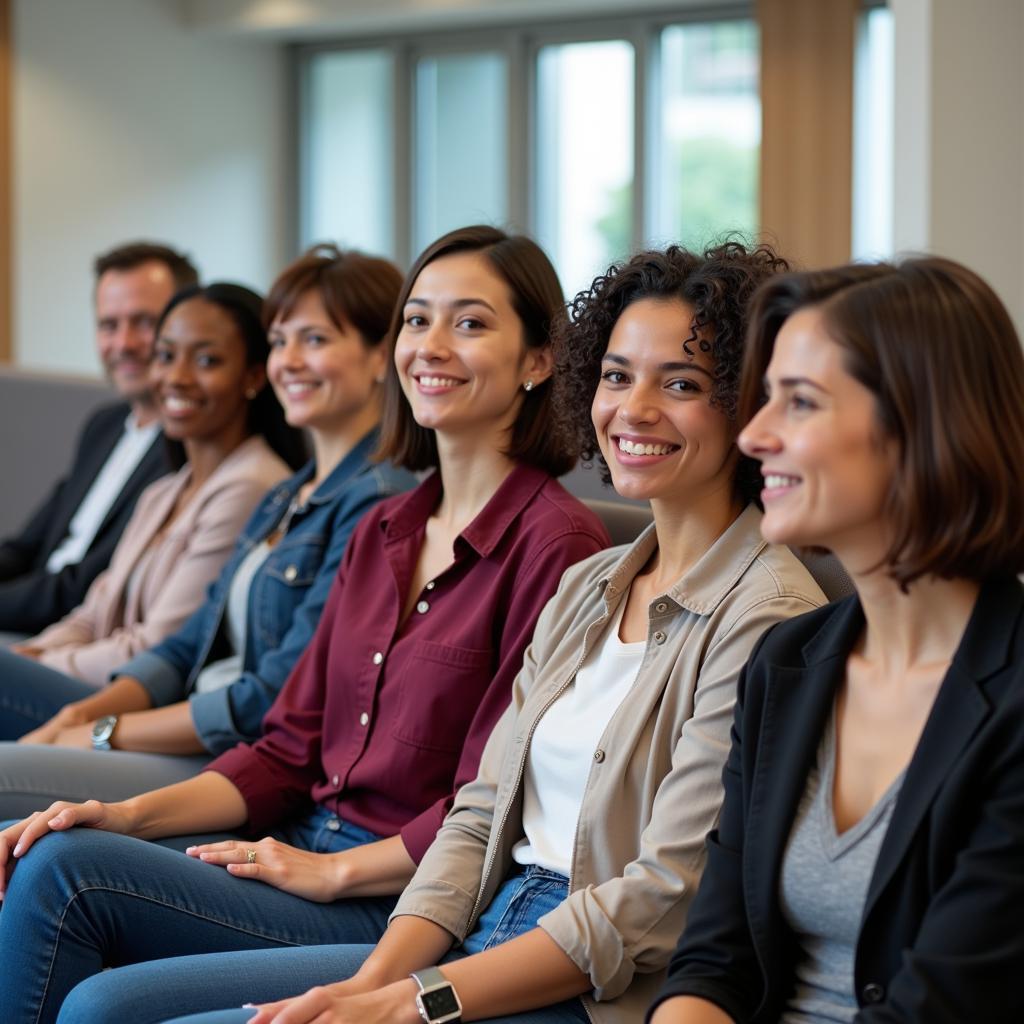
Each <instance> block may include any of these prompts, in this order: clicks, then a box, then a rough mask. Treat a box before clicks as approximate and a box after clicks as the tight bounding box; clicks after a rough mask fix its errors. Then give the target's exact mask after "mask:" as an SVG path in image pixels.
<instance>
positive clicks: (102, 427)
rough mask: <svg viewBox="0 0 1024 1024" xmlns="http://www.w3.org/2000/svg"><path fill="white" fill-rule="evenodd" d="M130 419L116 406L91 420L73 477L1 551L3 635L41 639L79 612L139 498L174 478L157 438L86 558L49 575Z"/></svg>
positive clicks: (62, 483) (160, 438)
mask: <svg viewBox="0 0 1024 1024" xmlns="http://www.w3.org/2000/svg"><path fill="white" fill-rule="evenodd" d="M128 411H129V410H128V406H127V405H125V404H124V403H122V402H118V403H116V404H114V405H105V406H102V407H101V408H100V409H98V410H97V411H96V412H94V413H93V414H92V416H90V417H89V419H88V421H87V422H86V424H85V426H84V427H83V428H82V433H81V436H80V438H79V442H78V448H77V450H76V451H75V459H74V462H73V463H72V464H71V471H70V472H69V473H68V475H67V476H66V477H65V478H64V479H63V480H61V481H59V482H58V483H57V484H56V486H55V487H54V488H53V490H52V491H51V492H50V494H49V496H48V497H47V498H46V500H45V501H44V502H43V503H42V504H41V505H40V506H39V507H38V508H37V509H35V511H34V512H33V513H32V515H31V516H30V517H29V520H28V522H27V523H26V524H25V527H24V528H23V529H22V531H21V533H19V534H17V535H16V536H14V537H10V538H8V539H6V540H4V541H3V542H2V543H0V581H2V582H0V630H10V631H13V632H19V633H38V632H39V631H40V630H41V629H44V628H45V627H46V626H48V625H50V623H52V622H56V621H57V619H59V618H61V617H62V616H64V615H66V614H67V613H68V612H69V611H71V609H72V608H76V607H77V606H78V605H80V604H81V603H82V599H83V598H84V597H85V592H86V591H87V590H88V589H89V586H90V584H91V583H92V581H93V580H94V579H95V578H96V577H97V576H98V575H99V574H100V573H101V572H102V571H103V570H104V569H105V568H106V567H107V563H108V562H109V561H110V556H111V555H112V554H113V552H114V548H115V547H116V546H117V542H118V540H119V539H120V537H121V532H122V531H123V530H124V528H125V525H126V524H127V522H128V520H129V518H130V517H131V514H132V511H133V510H134V508H135V502H136V501H137V500H138V497H139V495H140V494H141V493H142V491H143V490H144V489H145V488H146V487H147V486H148V485H149V484H151V483H152V482H153V481H154V480H156V479H158V478H159V477H161V476H163V475H164V474H165V473H168V472H169V471H170V470H171V464H170V461H169V459H168V456H167V445H166V444H165V442H164V438H163V435H162V434H158V435H157V437H156V440H155V441H154V442H153V444H152V445H151V446H150V448H149V451H147V452H146V454H145V455H144V456H143V457H142V461H141V462H140V463H139V464H138V466H136V468H135V472H134V473H132V475H131V476H130V477H129V478H128V482H127V483H126V484H125V486H124V488H123V489H122V490H121V493H120V494H119V495H118V496H117V498H116V499H115V500H114V503H113V505H112V506H111V507H110V509H109V511H108V512H107V514H106V517H105V518H104V520H103V522H102V523H101V524H100V528H99V530H98V531H97V533H96V537H95V538H94V539H93V542H92V545H91V546H90V547H89V550H88V552H86V555H85V557H84V558H83V559H82V560H81V561H80V562H78V563H76V564H75V565H68V566H65V567H64V568H63V569H61V571H60V572H58V573H49V572H47V571H46V560H47V559H48V558H49V557H50V553H51V552H52V551H53V550H54V548H56V547H57V545H58V544H60V542H61V541H62V540H63V539H64V538H65V537H66V536H67V532H68V526H69V524H70V523H71V519H72V517H73V516H74V514H75V512H76V510H77V509H78V506H79V505H80V504H81V503H82V500H83V499H84V498H85V495H86V493H87V492H88V490H89V487H90V486H91V485H92V482H93V480H94V479H95V478H96V474H97V473H98V472H99V471H100V469H101V468H102V467H103V464H104V462H106V461H107V457H108V456H109V455H110V453H111V451H112V450H113V448H114V445H115V444H117V441H118V439H119V438H120V436H121V434H122V432H123V431H124V422H125V419H126V418H127V416H128Z"/></svg>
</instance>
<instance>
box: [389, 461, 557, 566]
mask: <svg viewBox="0 0 1024 1024" xmlns="http://www.w3.org/2000/svg"><path fill="white" fill-rule="evenodd" d="M550 479H551V477H550V476H548V474H547V473H545V472H544V470H542V469H538V468H537V467H536V466H527V465H525V464H523V463H518V464H517V465H516V467H515V468H514V469H513V470H512V472H511V473H509V475H508V476H507V477H505V479H504V481H502V484H501V486H500V487H499V488H498V489H497V490H496V491H495V492H494V494H493V495H492V496H491V499H490V501H488V502H487V504H486V505H484V507H483V508H482V509H481V510H480V511H479V512H478V513H477V515H476V518H475V519H474V520H473V521H472V522H471V523H470V524H469V525H468V526H467V527H466V528H465V529H464V530H463V531H462V532H461V533H460V534H459V538H460V539H461V540H462V541H464V542H465V543H467V544H468V545H469V546H470V547H471V548H473V550H474V551H475V552H476V553H477V554H478V555H479V556H480V557H481V558H486V557H487V556H488V555H490V554H491V552H492V551H494V549H495V548H496V547H497V546H498V543H499V542H500V541H501V538H502V537H503V536H504V535H505V532H506V531H507V530H508V528H509V527H510V526H511V525H512V524H513V523H514V522H515V521H516V519H517V518H518V517H519V515H520V514H521V513H522V511H523V509H524V508H526V506H527V505H528V504H529V503H530V502H531V501H532V500H533V498H534V496H535V495H536V494H537V492H538V491H539V490H540V489H541V488H542V487H543V486H544V485H545V484H546V483H547V482H548V481H549V480H550ZM441 491H442V487H441V474H440V472H439V471H435V472H434V473H432V474H431V475H430V476H428V477H427V479H426V480H424V481H423V483H421V484H420V485H419V487H417V488H416V489H415V490H413V491H410V492H409V493H408V494H407V495H406V496H405V497H404V498H403V499H402V500H401V501H399V502H398V503H397V504H396V505H395V506H394V508H393V509H391V513H390V515H388V516H387V517H386V518H382V519H381V521H380V526H381V529H382V530H383V531H384V537H385V541H384V542H385V544H392V543H395V542H397V541H400V540H402V539H403V538H405V537H408V536H409V535H410V534H411V533H415V532H416V531H418V530H422V529H423V528H424V527H425V526H426V522H427V520H428V519H429V518H430V516H431V515H432V514H433V512H434V510H435V509H436V508H437V505H438V502H439V501H440V500H441Z"/></svg>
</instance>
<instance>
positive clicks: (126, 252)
mask: <svg viewBox="0 0 1024 1024" xmlns="http://www.w3.org/2000/svg"><path fill="white" fill-rule="evenodd" d="M143 263H162V264H163V265H164V266H165V267H167V269H168V270H169V271H170V274H171V277H172V279H173V280H174V290H175V291H180V290H181V289H182V288H187V287H188V286H189V285H193V284H198V283H199V271H198V270H196V268H195V265H194V264H193V263H192V261H191V260H190V259H189V258H188V257H187V256H185V255H184V254H182V253H180V252H176V251H175V250H174V249H172V248H171V247H170V246H168V245H160V244H159V243H158V242H129V243H128V244H127V245H118V246H116V247H115V248H113V249H111V250H110V251H109V252H105V253H101V254H100V255H99V256H97V257H96V259H95V260H94V261H93V265H92V269H93V273H94V274H95V276H96V280H97V282H98V281H99V279H100V278H101V277H102V276H103V275H104V274H105V273H106V272H107V271H108V270H134V269H135V268H136V267H141V266H142V265H143Z"/></svg>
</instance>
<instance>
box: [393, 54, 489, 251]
mask: <svg viewBox="0 0 1024 1024" xmlns="http://www.w3.org/2000/svg"><path fill="white" fill-rule="evenodd" d="M507 63H508V62H507V60H506V59H505V57H504V56H502V55H501V54H499V53H471V54H456V55H449V56H444V57H428V58H424V59H422V60H420V61H418V62H417V64H416V117H415V126H416V128H415V130H416V138H415V150H414V152H415V157H414V159H413V172H414V179H413V180H414V182H415V191H414V208H415V214H414V222H415V231H414V233H413V245H414V247H415V250H416V252H419V251H420V250H421V249H423V248H424V247H425V246H426V245H427V244H428V243H430V242H432V241H433V240H434V239H435V238H437V237H438V236H439V235H442V234H444V232H446V231H450V230H451V229H452V228H457V227H461V226H463V225H465V224H480V223H483V224H499V225H500V224H503V223H504V222H505V220H506V219H507V217H508V203H507V194H508V176H507V174H508V172H507V168H508V144H507V141H506V140H507V138H508V130H507V125H506V122H507V113H506V111H507V105H508V68H507Z"/></svg>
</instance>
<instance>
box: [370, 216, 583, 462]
mask: <svg viewBox="0 0 1024 1024" xmlns="http://www.w3.org/2000/svg"><path fill="white" fill-rule="evenodd" d="M456 253H479V254H480V256H481V257H482V258H483V259H485V260H486V261H487V263H488V265H489V266H490V268H491V269H492V270H493V271H494V272H495V273H496V274H497V275H498V276H499V277H500V278H501V279H502V280H503V281H504V282H505V283H506V284H507V285H508V289H509V293H510V296H511V299H512V307H513V309H515V311H516V314H517V315H518V317H519V320H520V322H521V323H522V325H523V341H524V343H525V345H526V347H527V348H544V347H546V346H547V345H550V344H551V330H552V327H553V326H554V324H555V322H556V321H557V319H558V317H559V316H560V314H561V311H562V305H563V297H562V287H561V285H560V284H559V283H558V275H557V274H556V273H555V268H554V267H552V266H551V262H550V260H548V258H547V256H545V255H544V251H543V250H542V249H541V248H540V246H539V245H537V243H536V242H534V241H533V240H532V239H530V238H526V237H525V236H524V235H507V234H506V233H505V232H504V231H501V230H499V229H498V228H493V227H488V226H486V225H475V226H473V227H467V228H458V229H457V230H455V231H450V232H449V233H448V234H446V235H443V236H442V237H441V238H439V239H438V240H437V241H436V242H434V243H433V244H432V245H429V246H427V248H426V249H424V251H423V252H422V253H421V254H420V257H419V259H417V260H416V262H415V263H414V264H413V266H412V269H411V270H410V271H409V273H408V274H407V275H406V278H405V282H404V283H403V285H402V289H401V292H400V293H399V296H398V303H397V304H396V306H395V315H394V318H393V320H392V324H391V332H390V341H391V343H392V345H393V344H394V342H395V340H396V339H397V337H398V334H399V332H400V331H401V329H402V324H403V322H404V309H405V304H406V302H407V301H408V299H409V296H410V294H411V293H412V290H413V287H414V286H415V284H416V280H417V278H418V277H419V276H420V273H421V272H422V271H423V268H424V267H426V266H428V265H429V264H431V263H433V262H434V261H435V260H439V259H441V258H442V257H444V256H452V255H454V254H456ZM552 393H553V385H552V381H551V379H550V378H548V379H547V380H545V381H543V382H542V383H540V384H538V385H537V386H536V387H535V388H533V390H532V391H528V392H527V391H524V392H523V402H522V406H521V408H520V410H519V415H518V417H517V418H516V421H515V423H514V424H513V426H512V436H511V438H510V439H509V446H508V449H507V451H506V452H505V454H506V455H507V456H508V457H509V458H510V459H515V460H516V461H519V462H526V463H529V464H530V465H533V466H537V467H539V468H540V469H543V470H544V471H545V472H547V473H550V474H551V475H552V476H561V475H562V474H563V473H568V472H569V470H570V469H572V467H573V466H574V465H575V464H576V459H577V458H578V456H579V450H578V446H577V445H576V444H575V442H574V441H573V438H572V436H571V433H570V432H569V431H566V430H564V429H562V428H561V427H560V426H559V425H558V420H557V418H556V417H555V415H554V408H553V405H554V403H553V400H552ZM377 455H378V457H379V458H380V459H390V460H391V461H392V462H394V463H396V464H397V465H399V466H404V467H405V468H406V469H409V470H412V471H413V472H418V471H420V470H424V469H432V468H434V467H436V466H437V464H438V461H437V441H436V439H435V437H434V432H433V431H432V430H428V429H426V428H425V427H421V426H420V425H419V424H418V423H417V422H416V420H415V419H414V417H413V414H412V409H411V407H410V406H409V403H408V401H407V400H406V398H405V395H404V394H403V392H402V386H401V384H400V383H399V381H398V373H397V371H396V370H395V367H394V364H393V363H392V365H391V367H390V369H389V370H388V377H387V381H386V382H385V385H384V416H383V423H382V425H381V441H380V447H379V449H378V452H377Z"/></svg>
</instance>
